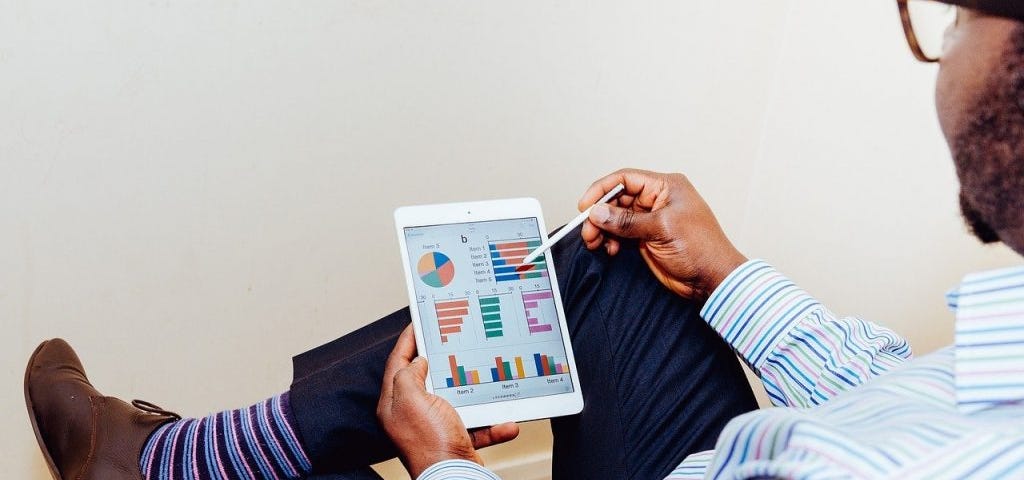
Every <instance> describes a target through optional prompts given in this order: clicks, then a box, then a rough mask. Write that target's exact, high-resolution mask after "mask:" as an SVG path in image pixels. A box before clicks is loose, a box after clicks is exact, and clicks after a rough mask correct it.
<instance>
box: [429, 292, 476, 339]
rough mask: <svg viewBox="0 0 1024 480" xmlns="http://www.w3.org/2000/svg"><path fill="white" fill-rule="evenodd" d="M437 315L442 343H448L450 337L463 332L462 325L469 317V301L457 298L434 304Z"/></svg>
mask: <svg viewBox="0 0 1024 480" xmlns="http://www.w3.org/2000/svg"><path fill="white" fill-rule="evenodd" d="M434 311H435V312H436V313H437V326H438V327H439V330H440V333H441V343H448V336H449V335H452V334H456V333H461V332H462V324H464V323H466V317H467V316H469V299H468V298H457V299H453V300H444V301H437V302H434Z"/></svg>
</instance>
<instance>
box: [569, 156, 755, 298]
mask: <svg viewBox="0 0 1024 480" xmlns="http://www.w3.org/2000/svg"><path fill="white" fill-rule="evenodd" d="M619 183H622V184H623V185H625V186H626V189H625V190H623V193H622V195H620V196H619V198H618V199H617V200H616V201H614V202H613V203H612V204H609V205H595V206H594V209H593V210H591V212H590V218H589V219H588V221H587V222H586V223H584V224H583V242H584V243H585V244H586V246H587V248H589V249H591V250H593V249H596V248H598V247H600V246H601V245H604V247H605V249H606V250H607V251H608V253H609V254H611V255H615V254H616V253H618V251H619V249H620V248H621V244H620V243H619V241H618V240H616V238H615V237H621V238H632V239H636V240H638V241H639V242H640V254H641V255H642V256H643V258H644V261H646V262H647V265H648V267H650V269H651V271H652V272H654V275H655V276H656V277H657V278H658V280H660V281H661V283H663V284H664V285H665V286H667V287H668V288H669V289H671V290H672V291H674V292H676V293H678V294H679V295H682V296H683V297H686V298H692V299H696V300H704V299H707V297H708V296H709V295H711V292H713V291H714V290H715V288H717V287H718V285H719V284H720V283H722V280H724V279H725V277H727V276H728V275H729V273H731V272H732V271H733V270H735V269H736V267H738V266H740V265H741V264H742V263H743V262H745V261H746V260H747V259H746V257H744V256H743V254H741V253H740V252H739V251H738V250H736V247H734V246H733V245H732V242H730V241H729V239H728V238H727V237H726V236H725V232H723V231H722V227H721V226H719V224H718V220H716V219H715V215H714V214H713V213H711V209H710V208H709V207H708V205H707V203H705V202H704V199H703V198H701V196H700V194H698V193H697V190H696V189H694V188H693V185H691V184H690V181H689V180H687V179H686V177H685V176H684V175H682V174H664V173H655V172H648V171H644V170H631V169H626V170H619V171H617V172H615V173H613V174H611V175H608V176H607V177H604V178H602V179H600V180H598V181H596V182H594V184H593V185H591V186H590V188H589V189H587V191H586V193H584V194H583V197H582V198H580V203H579V208H580V211H583V210H584V209H585V208H587V207H589V206H591V205H593V204H594V202H596V201H597V200H598V199H600V198H601V196H602V195H604V194H605V192H608V191H609V190H611V189H612V188H614V187H615V185H617V184H619Z"/></svg>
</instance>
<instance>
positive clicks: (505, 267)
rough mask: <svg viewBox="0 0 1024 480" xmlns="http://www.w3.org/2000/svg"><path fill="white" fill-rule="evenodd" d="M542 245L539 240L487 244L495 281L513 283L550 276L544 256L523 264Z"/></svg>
mask: <svg viewBox="0 0 1024 480" xmlns="http://www.w3.org/2000/svg"><path fill="white" fill-rule="evenodd" d="M541 243H542V242H541V240H540V239H539V238H534V239H527V240H508V241H498V242H487V246H488V249H489V250H490V252H491V264H493V265H494V281H496V282H511V281H515V280H527V279H531V278H543V277H546V276H548V272H547V268H548V267H547V263H545V261H544V257H543V256H542V257H540V258H538V259H537V260H534V261H533V262H532V263H526V264H524V263H523V259H524V258H526V256H527V255H529V254H530V252H532V251H533V250H534V249H536V248H537V247H539V246H540V245H541Z"/></svg>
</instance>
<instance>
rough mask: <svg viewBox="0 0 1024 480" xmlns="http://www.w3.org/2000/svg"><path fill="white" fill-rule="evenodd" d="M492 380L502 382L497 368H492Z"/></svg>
mask: <svg viewBox="0 0 1024 480" xmlns="http://www.w3.org/2000/svg"><path fill="white" fill-rule="evenodd" d="M491 379H492V380H494V381H495V382H497V381H500V380H501V378H500V377H498V369H497V368H491Z"/></svg>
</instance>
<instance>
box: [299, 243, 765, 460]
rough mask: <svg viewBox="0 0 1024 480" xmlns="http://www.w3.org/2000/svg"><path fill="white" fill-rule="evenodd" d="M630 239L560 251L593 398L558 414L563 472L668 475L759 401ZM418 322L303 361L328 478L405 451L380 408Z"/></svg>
mask: <svg viewBox="0 0 1024 480" xmlns="http://www.w3.org/2000/svg"><path fill="white" fill-rule="evenodd" d="M569 238H570V239H572V238H573V236H572V235H570V237H569ZM575 238H578V236H577V237H575ZM622 247H623V248H622V249H621V251H620V253H619V254H618V255H616V256H614V257H610V256H608V255H607V254H605V253H604V252H603V251H597V252H591V251H588V250H586V249H585V248H583V246H582V244H581V242H580V241H579V240H566V241H563V242H562V246H561V247H558V248H556V249H555V250H554V257H555V271H556V272H557V274H558V280H559V286H560V287H561V290H562V295H563V301H564V303H565V313H566V317H567V318H566V320H567V322H568V327H569V334H570V336H571V338H572V345H573V350H574V351H575V354H576V368H577V372H578V373H579V376H580V382H581V388H582V390H583V400H584V409H583V412H582V413H580V414H579V415H573V416H569V417H561V418H555V419H552V421H551V431H552V434H553V436H554V452H553V458H554V466H553V472H552V474H553V477H554V478H555V479H569V478H589V479H592V478H609V479H619V478H622V479H627V478H629V479H631V478H636V479H660V478H662V477H664V476H665V475H667V474H668V473H670V472H671V471H672V469H673V468H674V467H675V466H676V465H678V464H679V463H680V462H681V461H682V460H683V459H684V458H686V456H687V455H689V454H691V453H694V452H699V451H702V450H707V449H711V448H713V447H714V444H715V441H716V440H717V438H718V435H719V433H720V432H721V431H722V428H723V427H724V426H725V424H726V422H728V421H729V420H730V419H732V418H733V417H735V416H737V415H739V414H742V413H745V412H748V411H750V410H753V409H755V408H757V404H756V402H755V400H754V396H753V393H752V392H751V390H750V386H749V384H748V383H747V381H746V378H745V377H744V375H743V371H742V369H741V368H740V365H739V362H738V361H737V359H736V356H735V355H734V354H733V352H732V350H731V349H730V348H729V346H728V345H727V344H726V343H725V342H724V341H722V339H721V338H720V337H719V336H718V335H717V334H716V333H715V332H714V331H713V330H712V329H711V328H710V327H708V326H707V324H706V323H705V322H704V321H703V320H702V319H701V318H700V317H699V316H698V312H699V309H700V305H699V304H695V303H693V302H690V301H688V300H685V299H683V298H681V297H679V296H677V295H675V294H674V293H672V292H670V291H669V290H667V289H666V288H664V287H663V286H662V285H661V284H660V283H659V282H658V281H657V279H655V278H654V276H653V275H652V274H651V273H650V271H649V270H648V268H647V266H646V265H645V264H644V262H643V259H642V258H641V257H640V255H639V252H638V251H637V248H636V246H635V245H633V244H630V243H628V242H627V243H624V244H623V246H622ZM409 322H410V317H409V309H408V308H403V309H401V310H398V311H397V312H394V313H392V314H390V315H388V316H386V317H384V318H381V319H380V320H377V321H376V322H374V323H371V324H369V325H367V326H366V327H363V328H361V329H359V330H357V331H355V332H352V333H350V334H348V335H345V336H344V337H341V338H339V339H337V340H334V341H333V342H330V343H328V344H326V345H323V346H321V347H318V348H316V349H314V350H311V351H309V352H306V353H303V354H301V355H298V356H296V357H295V358H294V369H295V376H294V382H293V383H292V389H291V406H292V411H293V413H294V415H295V418H296V423H297V424H298V425H297V428H298V433H299V436H300V437H301V440H302V442H303V445H304V446H305V447H306V451H307V452H308V453H309V455H310V456H311V459H312V461H313V465H314V474H315V475H320V476H321V477H320V478H336V479H363V478H380V477H379V476H377V474H376V473H374V472H373V471H372V470H371V469H369V468H368V465H370V464H373V463H377V462H380V461H383V460H387V459H389V458H393V457H394V456H395V455H396V451H395V448H394V446H393V445H392V444H391V442H390V441H389V440H388V438H387V436H386V435H385V433H384V431H383V430H382V429H381V427H380V425H379V424H378V423H377V418H376V406H377V399H378V397H379V395H380V384H381V379H382V378H383V375H384V361H385V359H386V358H387V356H388V354H389V353H390V352H391V349H392V347H393V346H394V344H395V340H396V339H397V337H398V335H399V334H400V333H401V332H402V330H403V329H404V328H405V327H406V326H407V325H408V324H409Z"/></svg>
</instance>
